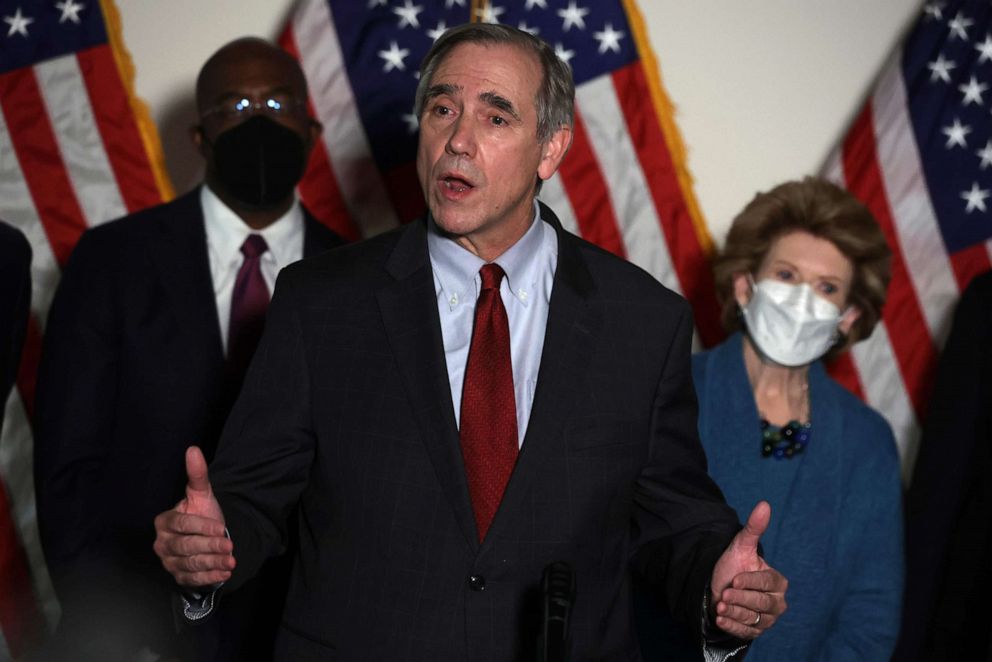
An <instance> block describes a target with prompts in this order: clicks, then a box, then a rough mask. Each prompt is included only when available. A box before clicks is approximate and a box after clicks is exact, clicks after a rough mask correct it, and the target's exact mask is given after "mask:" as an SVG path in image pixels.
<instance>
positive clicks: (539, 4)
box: [524, 0, 548, 11]
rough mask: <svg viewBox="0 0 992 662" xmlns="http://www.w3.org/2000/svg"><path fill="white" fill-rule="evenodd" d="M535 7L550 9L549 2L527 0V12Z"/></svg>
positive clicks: (525, 6) (545, 0) (525, 7)
mask: <svg viewBox="0 0 992 662" xmlns="http://www.w3.org/2000/svg"><path fill="white" fill-rule="evenodd" d="M534 7H540V8H541V9H547V8H548V3H547V0H527V4H526V5H524V9H526V10H527V11H530V10H531V9H533V8H534Z"/></svg>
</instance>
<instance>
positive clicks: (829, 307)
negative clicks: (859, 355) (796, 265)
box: [744, 280, 841, 367]
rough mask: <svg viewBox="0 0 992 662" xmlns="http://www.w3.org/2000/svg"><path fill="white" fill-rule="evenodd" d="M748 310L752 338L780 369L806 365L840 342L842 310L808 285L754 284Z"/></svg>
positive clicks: (745, 316)
mask: <svg viewBox="0 0 992 662" xmlns="http://www.w3.org/2000/svg"><path fill="white" fill-rule="evenodd" d="M752 289H753V294H752V295H751V301H749V302H748V304H747V305H746V306H744V322H745V324H747V331H748V335H750V337H751V340H753V341H754V343H755V344H756V345H757V346H758V349H759V350H760V351H761V353H762V354H764V355H765V356H767V357H768V358H770V359H771V360H772V361H774V362H775V363H778V364H780V365H784V366H789V367H795V366H800V365H806V364H808V363H812V362H813V361H815V360H817V359H818V358H820V357H821V356H823V355H824V354H826V353H827V350H829V349H830V347H831V346H832V345H833V344H834V342H835V341H836V339H837V325H838V324H839V323H840V317H841V313H840V310H839V309H838V308H837V306H835V305H834V304H832V303H831V302H829V301H827V300H826V299H823V298H822V297H819V296H817V295H816V294H815V293H814V292H813V288H811V287H810V286H809V285H807V284H806V283H801V284H799V285H792V284H790V283H783V282H781V281H777V280H762V281H761V282H759V283H757V284H753V281H752Z"/></svg>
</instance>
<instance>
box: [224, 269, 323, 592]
mask: <svg viewBox="0 0 992 662" xmlns="http://www.w3.org/2000/svg"><path fill="white" fill-rule="evenodd" d="M292 276H293V269H292V268H290V269H288V270H283V272H282V273H281V274H280V276H279V279H278V281H277V282H276V287H275V292H274V294H273V297H272V302H271V304H270V306H269V310H268V313H267V315H266V326H265V332H264V334H263V336H262V340H261V341H260V343H259V346H258V349H257V350H256V352H255V356H254V358H253V359H252V363H251V366H250V368H249V370H248V374H247V376H246V378H245V383H244V386H243V387H242V390H241V395H240V396H239V397H238V401H237V403H236V404H235V406H234V409H233V411H232V412H231V416H230V417H229V418H228V421H227V424H226V425H225V427H224V432H223V434H222V436H221V440H220V445H219V446H218V449H217V454H216V456H215V458H214V461H213V463H211V465H210V478H211V483H212V486H213V489H214V492H215V493H216V495H217V498H218V500H219V501H220V504H221V508H222V510H223V512H224V517H225V520H226V524H227V527H228V530H229V531H230V535H231V539H232V540H233V541H234V556H235V558H236V559H237V563H238V564H237V568H236V569H235V571H234V575H233V577H232V578H231V580H230V581H229V582H228V583H227V584H226V585H225V590H232V589H234V588H236V587H238V586H240V585H242V584H243V583H244V582H245V581H247V580H248V579H250V578H251V577H253V576H254V575H255V574H256V573H257V572H258V570H259V569H260V568H261V566H262V564H263V563H264V562H265V560H266V559H267V558H269V557H270V556H274V555H276V554H279V553H281V552H282V551H283V550H284V549H285V547H286V544H287V539H288V526H289V520H290V517H291V514H292V513H293V511H294V508H295V507H296V504H297V501H298V500H299V498H300V494H301V493H302V492H303V489H304V488H305V487H306V483H307V478H308V476H309V471H310V465H311V463H312V461H313V457H314V438H315V435H314V432H313V430H312V425H311V415H310V402H311V394H310V379H309V374H308V366H307V362H306V357H305V345H304V334H303V329H302V325H301V320H300V310H299V308H298V306H297V304H296V302H295V300H294V299H295V292H294V289H295V288H294V284H293V283H292V282H291V281H292V280H293V278H292Z"/></svg>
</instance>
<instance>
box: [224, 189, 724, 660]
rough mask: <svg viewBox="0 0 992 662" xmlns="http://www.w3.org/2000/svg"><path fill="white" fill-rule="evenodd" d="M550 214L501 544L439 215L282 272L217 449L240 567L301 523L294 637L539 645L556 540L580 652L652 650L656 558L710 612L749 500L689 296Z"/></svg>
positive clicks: (468, 655)
mask: <svg viewBox="0 0 992 662" xmlns="http://www.w3.org/2000/svg"><path fill="white" fill-rule="evenodd" d="M543 214H544V217H545V220H546V221H547V222H549V223H552V224H553V225H554V227H555V229H556V230H557V232H558V237H559V259H558V268H557V272H556V274H555V281H554V288H553V291H552V297H551V306H550V313H549V319H548V325H547V331H546V337H545V342H544V350H543V351H544V353H543V356H542V360H541V367H540V372H539V378H538V385H537V391H536V395H535V400H534V405H533V411H532V414H531V419H530V423H529V425H528V428H527V435H526V438H525V440H524V443H523V446H522V448H521V452H520V455H519V458H518V461H517V465H516V468H515V469H514V472H513V475H512V477H511V479H510V482H509V485H508V487H507V489H506V492H505V494H504V497H503V502H502V504H501V506H500V508H499V510H498V512H497V513H496V516H495V519H494V520H493V523H492V526H491V528H490V530H489V533H488V535H487V537H486V539H485V541H484V542H483V543H482V544H480V543H479V542H478V539H477V535H476V527H475V522H474V519H473V515H472V508H471V505H470V501H469V495H468V489H467V486H466V480H465V471H464V467H463V464H462V459H461V452H460V448H459V439H458V432H457V429H456V427H455V417H454V408H453V407H454V406H453V403H452V402H451V394H450V389H449V386H448V376H447V371H446V368H445V357H444V351H443V345H442V338H441V328H440V322H439V318H438V312H437V300H436V297H435V289H434V280H433V275H432V272H431V266H430V262H429V257H428V252H427V242H426V226H425V223H424V222H423V221H422V220H421V221H418V222H414V223H412V224H410V225H408V226H405V227H403V228H401V229H399V230H397V231H394V232H391V233H389V234H386V235H383V236H379V237H377V238H374V239H371V240H369V241H366V242H364V243H361V244H358V245H353V246H348V247H345V248H343V249H341V250H339V251H335V254H334V256H333V259H327V258H326V257H320V258H316V259H313V260H304V261H302V262H301V263H298V264H297V265H294V266H293V267H291V268H288V269H286V270H285V271H283V273H282V275H281V276H280V280H279V284H278V285H277V287H276V293H275V296H274V298H273V303H272V307H271V309H270V316H269V318H268V319H269V324H268V326H267V328H266V331H265V335H264V337H263V339H262V342H261V344H260V346H259V350H258V352H257V353H256V355H255V359H254V361H253V363H252V366H251V368H250V369H249V372H248V377H247V379H246V381H245V388H244V389H243V391H242V394H241V397H240V398H239V401H238V403H237V404H236V405H235V408H234V410H233V411H232V416H231V418H230V420H229V421H228V424H227V426H226V428H225V431H224V434H223V436H222V439H221V443H220V447H219V448H218V452H217V456H216V458H215V460H214V463H213V464H212V465H211V469H210V470H211V478H212V480H213V485H214V490H215V492H216V493H217V496H218V499H219V500H220V502H221V504H222V508H223V511H224V514H225V517H226V523H227V526H228V527H229V530H230V533H231V536H232V539H233V540H234V555H235V557H236V559H237V562H238V565H237V568H236V569H235V571H234V576H233V577H232V580H231V581H230V582H229V585H226V586H225V587H224V588H223V589H221V590H222V591H224V590H227V589H228V588H233V587H236V586H237V585H239V584H240V583H241V582H243V581H244V580H245V579H246V578H247V577H250V576H251V575H252V574H253V573H254V572H255V571H256V570H257V568H258V567H259V566H260V565H261V564H262V562H263V560H264V559H265V558H266V557H268V556H269V555H271V554H274V553H278V552H279V551H280V550H281V549H282V548H283V547H284V545H285V541H286V539H287V536H288V535H289V532H290V528H291V527H295V528H296V529H297V531H298V534H299V547H298V551H297V552H296V562H295V564H294V570H293V576H292V581H291V584H290V589H289V595H288V598H287V602H286V610H285V613H284V616H283V624H282V629H281V631H280V634H279V638H278V640H277V644H276V651H277V656H276V658H277V659H279V660H293V661H303V660H334V659H340V660H406V661H410V660H425V661H426V660H430V661H436V660H472V661H473V662H486V661H490V660H493V661H495V660H526V659H533V655H534V651H535V634H536V629H537V625H538V623H539V621H540V609H539V605H540V600H539V598H540V593H539V584H540V580H541V575H542V570H543V569H544V567H545V566H546V565H547V564H549V563H550V562H552V561H566V562H568V563H569V564H570V565H571V566H572V568H573V569H574V572H575V576H576V583H577V593H578V595H577V598H576V600H575V606H574V611H573V616H572V621H571V634H572V640H573V644H574V655H573V658H572V659H574V660H585V659H596V660H636V659H639V652H638V649H637V644H636V641H635V638H634V636H633V634H632V624H631V617H630V592H629V579H628V574H629V573H628V570H629V567H630V564H631V562H632V561H633V563H634V564H636V565H637V566H638V567H639V568H640V569H641V570H642V571H643V572H644V573H646V574H647V575H648V576H649V577H650V578H651V579H652V580H653V582H654V585H655V586H656V587H657V588H658V590H659V591H661V592H663V593H664V595H665V596H666V597H667V599H668V600H669V601H670V602H671V603H672V604H673V606H674V609H675V611H676V612H677V613H678V614H679V615H680V617H681V618H683V619H684V620H686V621H687V622H695V623H696V624H697V626H698V624H699V622H700V616H701V611H700V609H701V604H702V598H703V594H704V590H705V587H706V586H707V584H708V580H709V577H710V575H711V571H712V567H713V564H714V562H715V560H716V558H717V557H718V556H719V554H720V553H721V552H722V551H723V549H724V548H725V546H726V545H727V543H728V542H729V540H730V538H731V536H732V535H733V534H734V533H735V532H736V530H737V529H738V524H737V519H736V517H735V516H734V514H733V511H731V510H730V509H729V508H728V506H727V505H726V504H725V503H724V502H723V500H722V498H721V495H720V492H719V490H718V488H717V487H716V486H715V485H714V484H713V483H712V481H710V479H709V478H708V477H707V475H706V464H705V458H704V455H703V452H702V449H701V447H700V444H699V440H698V437H697V435H696V402H695V396H694V393H693V389H692V384H691V376H690V370H689V351H690V338H691V334H692V317H691V313H690V310H689V307H688V306H687V305H686V303H685V302H684V301H683V300H682V299H681V298H679V297H678V296H676V295H674V294H673V293H671V292H670V291H668V290H666V289H665V288H664V287H662V286H661V285H660V284H659V283H658V282H657V281H655V280H654V279H653V278H651V277H650V276H648V275H647V274H645V273H644V272H643V271H641V270H640V269H638V268H636V267H634V266H632V265H630V264H628V263H626V262H624V261H622V260H620V259H618V258H616V257H614V256H612V255H610V254H608V253H606V252H605V251H602V250H600V249H598V248H596V247H595V246H593V245H591V244H589V243H587V242H585V241H583V240H581V239H578V238H577V237H574V236H572V235H570V234H568V233H567V232H565V231H563V230H562V229H561V226H560V224H559V223H558V221H557V219H555V218H554V216H553V215H552V214H551V213H550V212H549V211H548V210H546V209H545V210H544V211H543ZM297 507H298V514H297V515H295V516H292V513H293V511H294V508H297ZM221 609H223V605H221Z"/></svg>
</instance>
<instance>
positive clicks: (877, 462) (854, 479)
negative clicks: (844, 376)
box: [693, 333, 904, 662]
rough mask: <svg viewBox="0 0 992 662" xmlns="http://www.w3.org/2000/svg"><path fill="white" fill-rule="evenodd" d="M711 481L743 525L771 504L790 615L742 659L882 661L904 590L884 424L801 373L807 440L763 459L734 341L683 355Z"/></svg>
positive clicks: (895, 470)
mask: <svg viewBox="0 0 992 662" xmlns="http://www.w3.org/2000/svg"><path fill="white" fill-rule="evenodd" d="M693 379H694V380H695V383H696V391H697V394H698V397H699V433H700V437H701V438H702V442H703V447H704V448H705V450H706V456H707V460H708V462H709V470H710V475H711V476H712V477H713V478H714V479H715V480H716V482H717V484H718V485H719V486H720V487H721V489H723V491H724V495H725V497H726V499H727V502H728V503H729V504H730V505H731V506H732V507H733V508H734V509H735V510H736V511H737V514H738V516H739V517H740V518H741V521H744V520H745V519H746V518H747V516H748V515H749V514H750V511H751V509H752V508H753V507H754V505H755V504H756V503H757V502H758V501H759V500H761V499H765V500H767V501H769V503H770V504H771V506H772V520H771V524H770V526H769V528H768V531H766V532H765V535H764V536H763V537H762V547H763V549H764V555H765V558H766V559H767V560H768V562H769V563H770V564H771V565H772V566H773V567H775V568H776V569H778V570H779V571H780V572H782V574H784V575H785V576H786V577H787V578H788V579H789V590H788V594H787V596H786V600H787V601H788V605H789V608H788V611H787V612H786V613H785V614H784V615H783V616H782V618H781V620H779V622H778V623H777V624H776V625H775V626H774V627H773V628H771V630H769V631H768V632H767V633H765V634H764V635H763V636H762V637H761V638H759V639H758V640H757V641H756V642H755V643H754V645H753V646H752V647H751V651H750V652H749V654H748V660H749V661H751V662H753V661H755V660H759V661H760V660H831V661H837V660H859V661H862V662H864V661H866V660H888V659H889V658H890V657H891V655H892V649H893V647H894V645H895V640H896V636H897V634H898V631H899V614H900V605H901V599H902V591H903V574H904V568H903V567H904V560H903V533H902V492H901V483H900V479H899V457H898V454H897V452H896V446H895V442H894V440H893V437H892V431H891V429H890V428H889V425H888V423H886V422H885V420H884V419H883V418H882V417H881V416H880V415H879V414H878V412H876V411H874V410H873V409H871V408H870V407H868V406H866V405H865V404H863V403H862V402H861V401H860V400H858V399H857V398H856V397H854V396H853V395H852V394H851V393H849V392H848V391H847V390H845V389H844V388H843V387H841V386H840V385H839V384H837V383H836V382H835V381H833V380H832V379H831V378H830V377H829V376H827V373H826V370H824V367H823V365H822V364H821V363H819V362H817V363H815V364H814V365H812V366H811V367H810V371H809V388H810V391H809V392H810V403H811V415H810V419H811V421H812V424H813V428H812V437H811V439H810V442H809V445H808V446H807V447H806V450H805V452H804V453H803V454H802V455H800V456H798V457H796V458H794V459H791V460H776V459H774V458H764V457H762V455H761V432H760V419H759V415H758V410H757V408H756V406H755V402H754V397H753V395H752V391H751V385H750V382H749V381H748V376H747V371H746V369H745V367H744V354H743V345H742V336H741V334H739V333H738V334H735V335H733V336H731V337H730V338H729V339H728V340H726V341H725V342H724V343H723V344H721V345H719V346H718V347H716V348H714V349H713V350H711V351H708V352H705V353H702V354H698V355H696V356H694V357H693Z"/></svg>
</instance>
